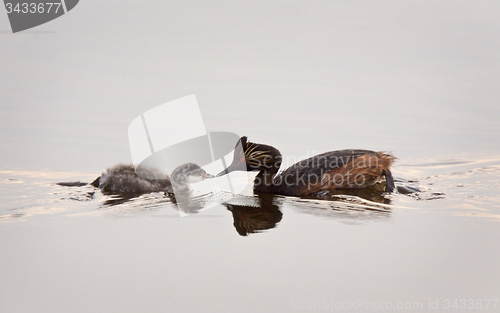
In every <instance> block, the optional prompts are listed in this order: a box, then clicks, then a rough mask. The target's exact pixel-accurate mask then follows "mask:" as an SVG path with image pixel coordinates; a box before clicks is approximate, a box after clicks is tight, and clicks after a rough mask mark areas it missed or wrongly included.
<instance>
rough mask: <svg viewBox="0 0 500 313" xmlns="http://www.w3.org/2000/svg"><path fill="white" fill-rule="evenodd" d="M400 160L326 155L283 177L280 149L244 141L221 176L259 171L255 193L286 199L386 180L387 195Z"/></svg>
mask: <svg viewBox="0 0 500 313" xmlns="http://www.w3.org/2000/svg"><path fill="white" fill-rule="evenodd" d="M395 159H396V158H395V157H394V156H392V155H391V154H390V153H387V152H375V151H370V150H360V149H348V150H337V151H330V152H325V153H322V154H319V155H316V156H313V157H311V158H308V159H306V160H302V161H300V162H298V163H295V164H294V165H292V166H290V167H289V168H288V169H286V170H284V171H283V172H281V173H278V171H279V169H280V167H281V161H282V155H281V153H280V152H279V150H278V149H276V148H274V147H272V146H269V145H264V144H258V143H254V142H250V141H248V139H247V137H241V138H240V139H239V141H238V142H237V144H236V147H235V150H234V157H233V161H232V163H231V165H229V166H228V167H227V168H226V169H225V170H224V171H222V172H221V173H219V174H218V175H217V176H222V175H225V174H227V173H229V172H232V171H258V172H259V173H258V174H257V176H256V177H255V180H254V187H253V189H254V191H255V192H262V193H271V194H279V195H285V196H306V195H311V194H314V193H317V192H322V191H332V190H339V189H352V188H364V187H368V186H371V185H374V184H376V183H377V182H381V181H382V180H383V179H384V178H385V191H386V192H392V191H394V189H395V184H394V179H393V177H392V174H391V171H390V167H391V165H392V162H393V161H394V160H395Z"/></svg>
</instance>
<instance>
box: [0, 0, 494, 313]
mask: <svg viewBox="0 0 500 313" xmlns="http://www.w3.org/2000/svg"><path fill="white" fill-rule="evenodd" d="M499 13H500V5H499V4H498V3H497V2H493V1H490V2H488V1H485V2H480V3H471V2H457V1H440V2H435V1H432V2H431V1H419V2H411V3H401V2H398V1H386V2H379V3H374V2H357V3H351V2H334V3H332V2H328V1H318V2H314V3H309V2H300V3H299V2H287V3H275V4H269V3H266V2H255V1H252V2H237V3H233V2H224V1H223V2H217V3H211V4H208V3H205V2H203V3H202V2H200V3H198V2H185V3H150V2H135V1H120V2H118V1H116V2H113V1H107V2H106V3H101V2H99V1H84V2H81V3H79V4H78V5H77V6H76V7H75V8H74V9H73V10H72V11H71V12H69V13H68V14H67V15H64V16H63V17H61V18H58V19H56V20H54V21H52V22H49V23H47V24H44V25H41V26H39V27H37V28H34V29H32V30H29V31H26V32H22V33H18V34H11V33H10V27H9V24H8V20H7V16H6V14H4V13H2V12H0V42H1V43H0V46H1V51H2V53H0V66H1V71H0V121H1V123H0V147H1V148H0V149H1V154H0V195H1V197H2V200H3V201H2V202H1V203H0V233H1V235H0V236H1V238H2V240H0V251H2V252H1V254H0V277H1V279H0V311H2V312H89V311H93V312H165V311H172V312H194V311H203V312H234V311H239V312H256V311H260V312H289V311H325V310H326V311H335V310H337V311H352V310H355V311H368V312H371V311H392V310H399V311H419V312H420V311H421V312H426V311H438V310H439V311H446V310H449V311H454V310H455V311H456V310H464V311H466V310H474V311H493V312H495V311H498V310H500V304H499V303H497V302H498V301H496V302H495V299H500V284H499V281H500V270H499V267H498V264H497V263H498V260H499V259H500V252H499V251H500V249H499V248H500V241H499V240H498V238H499V235H500V230H499V227H500V192H499V191H500V145H499V143H500V126H499V123H498V117H499V113H500V106H499V103H498V99H500V88H499V85H500V55H499V54H498V51H500V22H499V21H498V16H499ZM193 93H194V94H196V96H197V99H198V103H199V105H200V109H201V111H202V113H203V117H204V123H205V127H206V128H207V130H210V131H229V132H234V133H237V134H240V135H247V136H249V138H250V139H251V140H253V141H255V142H261V143H266V144H270V145H273V146H276V147H277V148H278V149H279V150H280V151H281V152H282V154H283V155H284V156H285V162H284V163H285V164H284V165H283V167H284V166H288V165H291V164H292V163H293V161H297V160H298V159H301V158H305V157H308V156H312V155H315V154H318V153H321V152H324V151H329V150H336V149H345V148H364V149H373V150H386V151H392V152H393V153H394V155H396V156H397V157H398V161H397V162H396V163H395V165H394V167H393V174H394V176H395V178H396V180H397V181H396V184H397V185H398V187H399V188H398V190H399V192H398V193H395V194H392V195H381V194H380V193H379V194H368V193H355V194H344V195H335V196H323V197H318V198H314V199H300V198H293V197H281V196H278V197H264V198H262V197H261V198H259V197H257V196H246V197H242V198H241V199H240V200H241V203H239V205H232V206H222V205H220V206H217V207H215V208H212V209H210V210H206V211H203V212H201V213H199V214H195V215H191V216H188V217H183V218H181V217H180V215H179V212H178V211H177V209H176V206H175V204H174V203H173V202H172V201H171V200H170V199H169V198H168V197H165V196H164V195H163V194H161V193H153V194H147V195H142V196H139V197H136V198H132V199H121V198H119V197H116V196H110V195H103V194H102V193H101V192H100V191H98V190H95V189H94V188H93V187H91V186H88V185H83V186H75V187H68V186H61V185H57V183H59V182H71V181H82V182H90V181H92V180H93V179H94V178H95V177H96V176H97V175H99V174H100V173H101V171H102V169H104V168H106V167H110V166H112V165H114V164H116V163H119V162H125V163H129V162H131V158H130V152H129V147H128V139H127V127H128V124H129V123H130V122H131V121H132V120H133V119H134V118H135V117H136V116H138V115H140V114H141V113H143V112H145V111H147V110H149V109H151V108H153V107H155V106H157V105H160V104H162V103H165V102H167V101H171V100H174V99H176V98H179V97H183V96H186V95H190V94H193ZM259 201H260V202H261V203H267V207H268V208H270V209H269V210H268V211H267V213H263V212H261V211H258V210H256V209H255V208H252V207H251V206H249V205H246V204H245V203H246V202H249V203H255V202H259ZM266 214H267V215H266ZM248 221H250V222H252V221H253V223H257V224H259V223H260V224H259V225H261V226H262V228H265V229H266V230H263V231H261V232H257V233H251V234H248V235H247V236H241V235H240V233H239V232H238V230H239V231H240V232H241V227H240V225H243V224H245V223H246V222H248ZM488 299H492V300H488ZM455 300H457V301H456V302H455ZM462 300H464V301H462ZM464 303H465V304H464ZM389 306H390V307H389ZM436 307H437V308H438V310H435V309H434V308H436Z"/></svg>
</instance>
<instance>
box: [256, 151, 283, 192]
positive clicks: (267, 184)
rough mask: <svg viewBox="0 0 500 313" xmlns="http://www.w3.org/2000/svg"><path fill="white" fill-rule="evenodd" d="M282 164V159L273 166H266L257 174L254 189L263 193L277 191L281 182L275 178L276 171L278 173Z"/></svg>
mask: <svg viewBox="0 0 500 313" xmlns="http://www.w3.org/2000/svg"><path fill="white" fill-rule="evenodd" d="M280 166H281V159H280V160H279V161H277V162H276V163H275V165H274V166H272V167H266V168H263V169H261V170H260V171H259V174H257V176H255V180H254V187H253V190H254V191H255V192H261V193H273V194H274V193H276V190H278V188H279V184H277V181H276V179H275V177H276V173H278V171H279V169H280Z"/></svg>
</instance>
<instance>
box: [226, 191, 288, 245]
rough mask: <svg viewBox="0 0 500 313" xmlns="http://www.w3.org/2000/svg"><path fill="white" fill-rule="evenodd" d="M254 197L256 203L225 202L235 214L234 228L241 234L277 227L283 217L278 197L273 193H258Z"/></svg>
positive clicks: (245, 234)
mask: <svg viewBox="0 0 500 313" xmlns="http://www.w3.org/2000/svg"><path fill="white" fill-rule="evenodd" d="M252 199H253V200H255V201H253V202H254V203H252V204H247V205H245V204H230V203H224V204H223V205H224V206H225V207H226V208H227V209H228V210H229V211H231V213H232V214H233V220H234V223H233V225H234V228H235V229H236V231H237V232H238V234H240V235H241V236H247V235H248V234H253V233H260V232H262V231H265V230H269V229H272V228H275V227H276V225H277V224H278V223H279V222H280V221H281V218H282V217H283V213H281V211H280V209H279V206H278V198H275V197H274V196H273V195H269V194H262V195H256V197H255V198H252Z"/></svg>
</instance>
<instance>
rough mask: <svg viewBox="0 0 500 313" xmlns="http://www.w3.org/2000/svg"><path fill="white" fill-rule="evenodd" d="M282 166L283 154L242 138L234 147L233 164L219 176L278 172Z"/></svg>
mask: <svg viewBox="0 0 500 313" xmlns="http://www.w3.org/2000/svg"><path fill="white" fill-rule="evenodd" d="M280 166H281V153H280V152H279V151H278V149H276V148H274V147H272V146H268V145H263V144H258V143H254V142H250V141H248V138H247V137H246V136H244V137H241V138H240V139H239V140H238V142H237V143H236V146H235V147H234V156H233V161H232V162H231V164H230V165H229V166H228V167H227V168H226V169H225V170H224V171H222V172H220V173H219V174H217V176H222V175H225V174H227V173H229V172H233V171H247V172H251V171H261V170H265V171H269V172H271V173H276V172H278V170H279V168H280Z"/></svg>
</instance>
